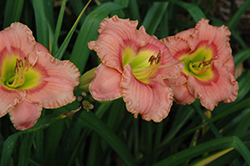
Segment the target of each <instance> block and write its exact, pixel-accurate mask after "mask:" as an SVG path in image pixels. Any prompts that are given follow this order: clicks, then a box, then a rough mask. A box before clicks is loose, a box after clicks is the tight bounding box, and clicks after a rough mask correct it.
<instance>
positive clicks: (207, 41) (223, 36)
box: [188, 18, 232, 62]
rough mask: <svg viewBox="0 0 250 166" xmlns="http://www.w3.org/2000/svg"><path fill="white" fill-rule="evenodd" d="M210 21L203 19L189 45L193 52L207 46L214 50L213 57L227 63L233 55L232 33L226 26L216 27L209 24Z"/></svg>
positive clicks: (189, 39)
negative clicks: (230, 37) (230, 41)
mask: <svg viewBox="0 0 250 166" xmlns="http://www.w3.org/2000/svg"><path fill="white" fill-rule="evenodd" d="M208 22H209V20H205V19H203V18H202V19H201V21H199V22H198V23H197V24H196V27H195V30H194V31H193V33H192V34H191V36H190V37H189V38H188V44H189V46H190V48H191V49H192V51H195V50H196V49H197V48H198V47H200V46H206V47H208V48H211V49H212V50H213V57H216V56H217V58H216V59H217V60H221V61H222V62H225V61H226V60H227V59H228V58H229V57H230V56H231V54H232V50H231V47H230V43H229V40H230V39H229V36H230V34H231V33H230V31H229V30H228V28H227V27H226V26H224V25H223V26H221V27H215V26H211V25H209V24H208Z"/></svg>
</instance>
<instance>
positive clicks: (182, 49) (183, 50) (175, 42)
mask: <svg viewBox="0 0 250 166" xmlns="http://www.w3.org/2000/svg"><path fill="white" fill-rule="evenodd" d="M161 41H162V42H163V43H164V44H165V45H166V46H167V47H168V49H169V50H170V53H171V54H172V55H173V57H174V58H175V59H178V60H183V59H184V58H186V57H183V56H185V55H186V56H189V55H188V53H189V52H190V48H189V46H188V43H187V41H186V40H184V39H182V38H180V37H177V36H173V37H167V38H164V39H162V40H161ZM170 82H171V84H172V85H175V86H176V85H181V84H184V83H185V82H187V75H186V74H184V73H183V72H181V74H180V75H179V76H178V78H176V79H171V80H170Z"/></svg>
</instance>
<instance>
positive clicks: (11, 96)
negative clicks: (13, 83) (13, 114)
mask: <svg viewBox="0 0 250 166" xmlns="http://www.w3.org/2000/svg"><path fill="white" fill-rule="evenodd" d="M0 94H1V100H0V108H1V110H0V117H2V116H4V115H6V114H7V113H8V112H9V111H10V110H11V109H12V108H14V107H15V105H17V104H18V103H20V102H22V101H23V100H24V98H25V92H24V91H23V90H9V89H7V88H5V87H4V86H2V85H1V84H0Z"/></svg>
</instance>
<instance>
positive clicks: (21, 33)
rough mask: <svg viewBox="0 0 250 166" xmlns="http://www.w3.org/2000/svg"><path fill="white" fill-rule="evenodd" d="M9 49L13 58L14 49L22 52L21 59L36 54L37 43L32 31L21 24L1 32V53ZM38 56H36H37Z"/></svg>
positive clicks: (13, 25) (14, 24)
mask: <svg viewBox="0 0 250 166" xmlns="http://www.w3.org/2000/svg"><path fill="white" fill-rule="evenodd" d="M5 48H6V49H7V52H8V54H9V56H12V53H13V49H18V50H19V51H20V55H19V56H20V57H22V58H23V56H27V55H28V54H29V55H30V56H33V55H35V54H36V41H35V39H34V37H33V35H32V31H31V30H30V29H29V28H28V27H27V26H26V25H23V24H21V23H13V24H11V26H10V27H8V28H6V29H4V30H3V31H0V52H2V50H4V49H5ZM35 56H36V55H35Z"/></svg>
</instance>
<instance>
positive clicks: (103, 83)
mask: <svg viewBox="0 0 250 166" xmlns="http://www.w3.org/2000/svg"><path fill="white" fill-rule="evenodd" d="M95 74H96V76H95V78H94V79H93V81H92V82H91V83H90V85H89V90H90V92H91V94H92V96H93V98H94V99H96V100H114V99H117V98H119V97H121V93H120V82H121V76H122V75H121V73H120V72H118V71H117V70H116V69H113V68H110V67H107V66H105V65H104V64H100V65H99V66H98V67H97V70H96V72H95Z"/></svg>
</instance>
